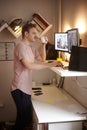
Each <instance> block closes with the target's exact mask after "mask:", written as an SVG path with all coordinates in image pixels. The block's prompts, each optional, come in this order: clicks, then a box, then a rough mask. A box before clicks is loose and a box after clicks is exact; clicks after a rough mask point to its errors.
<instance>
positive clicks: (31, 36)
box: [27, 27, 38, 42]
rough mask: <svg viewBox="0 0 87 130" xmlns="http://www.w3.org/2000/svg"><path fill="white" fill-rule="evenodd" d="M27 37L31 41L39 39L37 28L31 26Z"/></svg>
mask: <svg viewBox="0 0 87 130" xmlns="http://www.w3.org/2000/svg"><path fill="white" fill-rule="evenodd" d="M27 39H28V41H29V42H35V41H36V40H37V39H38V31H37V29H36V28H34V27H33V28H31V29H30V30H29V33H28V35H27Z"/></svg>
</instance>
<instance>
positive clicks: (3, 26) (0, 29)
mask: <svg viewBox="0 0 87 130" xmlns="http://www.w3.org/2000/svg"><path fill="white" fill-rule="evenodd" d="M7 27H8V24H7V23H4V24H3V25H2V26H1V27H0V32H1V31H2V30H3V29H5V28H7Z"/></svg>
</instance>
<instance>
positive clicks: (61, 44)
mask: <svg viewBox="0 0 87 130" xmlns="http://www.w3.org/2000/svg"><path fill="white" fill-rule="evenodd" d="M54 39H55V50H59V51H68V42H67V33H63V32H61V33H55V38H54Z"/></svg>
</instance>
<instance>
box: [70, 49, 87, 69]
mask: <svg viewBox="0 0 87 130" xmlns="http://www.w3.org/2000/svg"><path fill="white" fill-rule="evenodd" d="M69 70H73V71H87V47H78V46H72V50H71V55H70V61H69Z"/></svg>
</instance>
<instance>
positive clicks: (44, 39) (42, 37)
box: [40, 36, 48, 44]
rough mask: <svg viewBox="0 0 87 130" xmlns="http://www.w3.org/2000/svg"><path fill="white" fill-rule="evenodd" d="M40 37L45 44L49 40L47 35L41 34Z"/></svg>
mask: <svg viewBox="0 0 87 130" xmlns="http://www.w3.org/2000/svg"><path fill="white" fill-rule="evenodd" d="M40 39H41V42H42V43H45V44H46V43H47V42H48V38H47V37H45V36H41V38H40Z"/></svg>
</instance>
